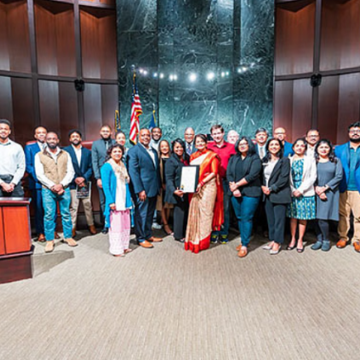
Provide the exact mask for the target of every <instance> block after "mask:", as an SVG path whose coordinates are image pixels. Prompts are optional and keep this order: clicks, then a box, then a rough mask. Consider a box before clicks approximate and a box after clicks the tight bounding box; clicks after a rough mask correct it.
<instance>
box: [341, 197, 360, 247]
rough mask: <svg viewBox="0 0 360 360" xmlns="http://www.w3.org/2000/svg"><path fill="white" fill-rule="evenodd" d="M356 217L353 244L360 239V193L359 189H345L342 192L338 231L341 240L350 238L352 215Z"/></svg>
mask: <svg viewBox="0 0 360 360" xmlns="http://www.w3.org/2000/svg"><path fill="white" fill-rule="evenodd" d="M351 213H352V214H353V217H354V224H353V225H354V235H353V238H352V239H351V243H352V244H353V243H354V242H356V241H360V194H359V192H358V191H345V192H343V193H341V194H340V204H339V215H340V218H339V225H338V233H339V236H340V239H341V240H346V241H348V240H349V237H348V232H349V230H350V215H351Z"/></svg>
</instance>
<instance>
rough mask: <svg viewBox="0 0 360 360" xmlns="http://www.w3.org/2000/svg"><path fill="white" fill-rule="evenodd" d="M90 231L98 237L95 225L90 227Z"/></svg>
mask: <svg viewBox="0 0 360 360" xmlns="http://www.w3.org/2000/svg"><path fill="white" fill-rule="evenodd" d="M89 231H90V234H91V235H96V227H95V226H94V225H90V226H89Z"/></svg>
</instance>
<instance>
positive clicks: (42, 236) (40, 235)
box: [37, 234, 46, 242]
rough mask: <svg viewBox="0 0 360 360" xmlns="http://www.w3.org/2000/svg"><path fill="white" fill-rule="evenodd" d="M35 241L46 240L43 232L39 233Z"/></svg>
mask: <svg viewBox="0 0 360 360" xmlns="http://www.w3.org/2000/svg"><path fill="white" fill-rule="evenodd" d="M37 241H38V242H45V241H46V239H45V235H44V234H39V236H38V238H37Z"/></svg>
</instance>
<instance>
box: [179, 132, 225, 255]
mask: <svg viewBox="0 0 360 360" xmlns="http://www.w3.org/2000/svg"><path fill="white" fill-rule="evenodd" d="M195 147H196V148H197V151H196V152H195V153H194V154H192V155H191V157H190V165H198V166H199V183H198V186H197V188H196V192H195V193H194V194H190V196H189V197H190V208H189V217H188V225H187V228H186V237H185V250H191V251H192V252H194V253H198V252H199V251H201V250H205V249H208V248H209V246H210V235H211V232H212V231H213V230H220V226H221V224H222V223H223V221H224V214H223V191H222V186H221V183H220V180H219V179H218V173H219V166H220V160H219V158H218V156H217V154H216V153H215V152H214V151H212V150H209V149H208V148H207V138H206V136H205V135H204V134H198V135H196V136H195Z"/></svg>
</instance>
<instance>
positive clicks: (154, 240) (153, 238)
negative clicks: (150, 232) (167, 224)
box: [147, 236, 162, 242]
mask: <svg viewBox="0 0 360 360" xmlns="http://www.w3.org/2000/svg"><path fill="white" fill-rule="evenodd" d="M147 241H150V242H162V238H157V237H155V236H152V237H151V238H150V239H147Z"/></svg>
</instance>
